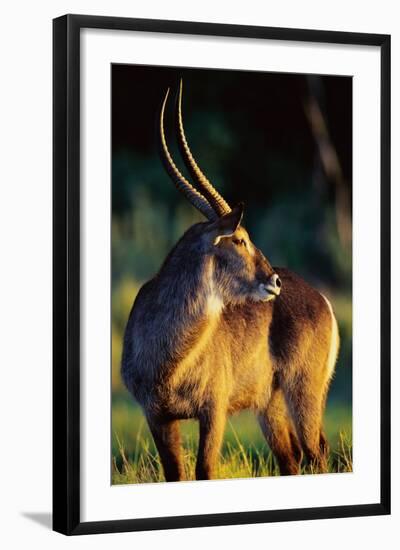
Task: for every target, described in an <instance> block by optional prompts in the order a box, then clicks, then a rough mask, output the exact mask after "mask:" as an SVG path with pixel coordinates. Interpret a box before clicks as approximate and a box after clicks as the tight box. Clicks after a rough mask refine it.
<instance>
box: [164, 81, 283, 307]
mask: <svg viewBox="0 0 400 550" xmlns="http://www.w3.org/2000/svg"><path fill="white" fill-rule="evenodd" d="M168 95H169V90H168V91H167V93H166V95H165V98H164V100H163V103H162V107H161V114H160V124H159V131H160V150H161V157H162V160H163V163H164V166H165V168H166V171H167V172H168V174H169V176H170V178H171V179H172V181H173V182H174V184H175V186H176V187H177V189H178V190H179V191H181V193H183V195H184V196H185V197H186V199H187V200H188V201H189V202H190V203H191V204H192V205H193V206H194V207H195V208H196V209H197V210H198V211H200V212H201V213H202V214H203V215H204V216H205V217H206V219H207V222H205V223H199V224H195V225H193V226H192V227H191V228H190V229H189V230H188V231H187V232H186V233H185V235H184V236H183V237H182V239H181V241H180V243H178V245H177V249H176V250H177V252H178V254H179V251H180V250H181V251H183V250H186V254H188V250H190V255H191V258H190V260H191V261H198V262H205V261H207V262H208V263H207V265H209V266H211V272H210V270H208V276H209V277H210V279H211V280H212V285H213V289H214V291H216V292H217V294H218V295H219V296H220V297H221V300H222V303H223V304H224V305H228V304H238V303H243V302H245V301H246V300H252V301H255V302H258V301H263V302H269V301H271V300H274V299H275V298H276V297H277V296H279V294H280V292H281V286H282V284H281V281H280V279H279V276H278V274H277V273H275V272H274V270H273V268H272V267H271V265H270V263H269V262H268V260H267V259H266V258H265V256H264V255H263V253H262V252H261V251H260V250H259V249H258V248H257V247H256V246H255V245H254V244H253V243H252V242H251V240H250V237H249V234H248V232H247V231H246V229H245V228H244V227H243V226H242V225H241V222H242V217H243V204H242V203H240V204H239V205H237V206H236V207H235V208H233V209H232V208H231V207H230V206H229V204H228V203H227V202H226V201H225V199H224V198H223V197H222V196H221V195H220V193H219V192H218V191H217V190H216V188H215V187H214V186H213V185H212V183H211V182H210V181H209V180H208V179H207V177H206V176H205V175H204V173H203V172H202V170H201V169H200V167H199V166H198V164H197V162H196V161H195V159H194V156H193V154H192V152H191V150H190V148H189V145H188V143H187V140H186V135H185V130H184V126H183V115H182V81H181V82H180V87H179V94H178V102H177V109H176V128H177V139H178V144H179V148H180V152H181V154H182V158H183V161H184V164H185V166H186V168H187V169H188V171H189V174H190V175H191V177H192V180H193V182H194V183H193V184H192V183H190V182H189V180H188V179H187V178H185V177H184V175H183V174H182V173H181V172H180V170H179V169H178V167H177V166H176V164H175V162H174V160H173V158H172V156H171V153H170V151H169V149H168V145H167V142H166V137H165V131H164V113H165V108H166V105H167V100H168ZM188 243H189V244H190V246H189V247H188ZM179 255H180V257H181V258H182V253H181V254H179Z"/></svg>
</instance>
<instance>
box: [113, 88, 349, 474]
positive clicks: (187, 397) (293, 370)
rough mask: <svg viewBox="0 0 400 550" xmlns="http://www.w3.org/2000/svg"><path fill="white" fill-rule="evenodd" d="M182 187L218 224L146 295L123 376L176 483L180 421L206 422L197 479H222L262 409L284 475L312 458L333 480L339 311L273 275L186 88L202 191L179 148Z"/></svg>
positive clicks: (185, 247) (136, 307)
mask: <svg viewBox="0 0 400 550" xmlns="http://www.w3.org/2000/svg"><path fill="white" fill-rule="evenodd" d="M167 99H168V92H167V94H166V96H165V99H164V101H163V104H162V108H161V115H160V121H159V137H160V150H161V156H162V159H163V162H164V164H165V167H166V170H167V172H168V174H169V176H170V177H171V179H172V180H173V182H174V184H175V185H176V187H177V188H178V189H179V191H181V192H182V193H183V194H184V195H185V197H186V198H187V199H188V200H189V202H190V203H191V204H192V205H193V206H195V207H196V208H197V209H198V210H199V211H200V212H201V213H202V214H204V216H205V217H206V218H207V221H206V222H204V223H197V224H195V225H193V226H192V227H190V228H189V229H188V230H187V231H186V233H185V234H184V235H183V236H182V238H181V239H180V240H179V241H178V242H177V244H176V245H175V246H174V248H173V249H172V250H171V252H170V253H169V255H168V256H167V258H166V259H165V261H164V263H163V264H162V266H161V268H160V270H159V272H158V273H157V275H155V277H154V278H153V279H151V280H150V281H148V282H147V283H146V284H144V285H143V286H142V288H141V289H140V291H139V293H138V295H137V298H136V300H135V302H134V304H133V307H132V310H131V313H130V317H129V320H128V323H127V326H126V331H125V337H124V347H123V355H122V366H121V373H122V377H123V380H124V383H125V385H126V387H127V388H128V390H129V391H130V392H131V393H132V395H133V396H134V397H135V398H136V399H137V401H138V402H139V403H140V405H141V406H142V408H143V411H144V413H145V415H146V418H147V421H148V424H149V427H150V430H151V433H152V435H153V438H154V441H155V444H156V446H157V449H158V452H159V455H160V458H161V462H162V465H163V469H164V474H165V478H166V480H167V481H179V480H183V479H184V467H183V461H182V455H181V443H180V430H179V421H180V420H181V419H188V418H194V419H197V420H198V421H199V426H200V440H199V450H198V456H197V463H196V479H212V478H213V477H215V473H216V472H215V471H216V466H217V461H218V455H219V452H220V448H221V443H222V439H223V434H224V428H225V423H226V419H227V416H228V415H231V414H233V413H235V412H237V411H241V410H243V409H249V408H250V409H253V410H254V411H255V412H256V414H257V417H258V420H259V423H260V425H261V428H262V431H263V433H264V436H265V438H266V440H267V442H268V444H269V446H270V448H271V449H272V452H273V453H274V456H275V458H276V460H277V463H278V465H279V469H280V472H281V474H297V473H299V471H300V465H301V462H302V458H303V453H304V455H305V457H306V459H307V460H308V461H309V462H310V463H312V465H313V467H314V471H318V472H325V471H327V454H328V445H327V440H326V438H325V435H324V433H323V430H322V417H323V413H324V409H325V401H326V395H327V390H328V386H329V381H330V379H331V376H332V373H333V370H334V366H335V363H336V358H337V353H338V347H339V334H338V328H337V323H336V320H335V316H334V314H333V311H332V307H331V305H330V303H329V301H328V300H327V299H326V298H325V297H324V296H323V295H322V294H320V293H319V292H317V290H315V289H313V288H312V287H311V286H309V285H308V284H307V283H306V282H305V281H303V280H302V279H301V278H300V277H299V276H297V275H296V274H294V273H292V272H291V271H289V270H288V269H286V268H274V267H271V265H270V263H269V262H268V260H267V259H266V258H265V256H264V255H263V253H262V252H261V251H260V250H259V249H258V248H256V247H255V246H254V244H253V243H252V242H251V240H250V238H249V235H248V233H247V231H246V229H245V228H244V227H243V226H242V225H241V221H242V215H243V205H238V206H236V207H235V208H233V209H231V208H230V206H229V205H228V203H227V202H226V201H225V200H224V199H223V197H222V196H221V195H220V194H219V193H218V191H217V190H216V189H215V188H214V186H213V185H212V184H211V183H210V182H209V180H208V179H207V178H206V177H205V175H204V174H203V172H202V171H201V170H200V168H199V166H198V164H197V163H196V161H195V159H194V157H193V155H192V153H191V150H190V149H189V146H188V144H187V141H186V136H185V132H184V127H183V121H182V84H181V86H180V89H179V96H178V102H177V108H176V125H177V137H178V142H179V145H180V150H181V153H182V157H183V160H184V162H185V164H186V166H187V168H188V170H189V173H190V174H191V177H192V180H193V181H194V182H195V186H196V187H195V186H194V185H192V184H191V183H190V182H189V181H188V180H187V179H186V178H185V177H184V176H183V175H182V173H181V172H180V171H179V169H178V168H177V166H176V164H175V163H174V160H173V159H172V157H171V154H170V151H169V149H168V146H167V143H166V138H165V132H164V111H165V107H166V104H167Z"/></svg>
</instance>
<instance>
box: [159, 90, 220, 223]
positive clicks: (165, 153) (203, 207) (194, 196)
mask: <svg viewBox="0 0 400 550" xmlns="http://www.w3.org/2000/svg"><path fill="white" fill-rule="evenodd" d="M168 95H169V88H168V90H167V93H166V94H165V98H164V101H163V103H162V107H161V114H160V142H161V157H162V160H163V163H164V166H165V169H166V171H167V172H168V175H169V176H170V178H171V179H172V181H173V182H174V184H175V187H176V188H177V189H178V190H179V191H180V192H181V193H183V195H184V196H185V197H186V198H187V199H188V201H189V202H190V203H191V204H192V205H193V206H194V207H195V208H197V210H199V211H200V212H201V213H202V214H203V215H204V216H205V217H206V218H207V219H208V220H210V221H214V220H216V219H218V216H217V214H216V213H215V212H214V210H213V208H212V207H211V205H210V203H209V202H208V200H207V199H206V198H205V197H204V196H203V195H202V194H201V193H199V191H197V189H195V188H194V187H193V185H192V184H191V183H190V182H189V181H188V180H187V179H186V178H185V177H184V176H183V174H181V172H180V171H179V169H178V168H177V166H176V164H175V163H174V161H173V159H172V156H171V153H170V152H169V149H168V146H167V142H166V139H165V131H164V111H165V106H166V104H167V99H168Z"/></svg>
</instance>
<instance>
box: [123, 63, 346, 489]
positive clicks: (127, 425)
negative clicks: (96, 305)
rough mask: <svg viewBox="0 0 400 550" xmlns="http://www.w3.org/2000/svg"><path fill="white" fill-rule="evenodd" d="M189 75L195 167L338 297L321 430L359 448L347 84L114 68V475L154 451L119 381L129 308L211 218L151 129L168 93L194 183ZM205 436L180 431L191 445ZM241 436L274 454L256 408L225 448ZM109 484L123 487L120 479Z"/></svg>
mask: <svg viewBox="0 0 400 550" xmlns="http://www.w3.org/2000/svg"><path fill="white" fill-rule="evenodd" d="M181 77H182V78H183V82H184V94H183V114H184V123H185V130H186V136H187V139H188V142H189V145H190V147H191V150H192V153H193V154H194V156H195V158H196V160H197V162H198V164H199V165H200V167H201V168H202V169H203V171H204V172H205V173H206V175H207V176H208V178H209V179H210V180H211V181H212V182H213V184H214V185H215V186H216V187H217V189H218V190H219V191H220V192H221V193H222V194H223V196H224V198H225V199H226V200H227V201H228V202H229V203H230V204H231V205H235V204H236V203H237V202H239V201H243V202H244V203H245V216H244V222H243V223H244V225H245V226H246V228H247V229H248V231H249V233H250V236H251V238H252V240H253V242H254V243H255V244H256V246H258V247H259V248H260V249H261V250H262V251H263V252H264V254H265V255H266V256H267V258H268V259H269V260H270V262H271V264H272V265H273V266H277V267H278V266H286V267H288V268H289V269H291V270H293V271H295V272H297V273H298V274H300V275H301V276H302V277H303V278H304V279H306V281H308V282H309V283H311V284H313V285H314V286H316V287H317V288H318V289H319V290H321V291H322V292H323V293H324V294H325V295H326V296H328V297H329V298H330V300H331V302H332V305H333V308H334V310H335V313H336V316H337V318H338V322H339V331H340V336H341V350H340V356H339V360H338V364H337V368H336V374H335V377H334V379H333V381H332V385H331V389H330V393H329V399H328V405H327V411H326V415H325V428H326V431H327V435H328V438H329V440H330V444H331V446H332V447H333V448H334V449H335V448H337V447H338V445H339V444H340V434H345V436H346V438H347V440H349V441H350V442H351V431H352V412H351V411H352V340H351V338H352V303H351V290H352V288H351V285H352V256H351V246H352V241H351V236H352V228H351V211H352V195H351V190H352V186H351V175H352V79H351V77H338V76H316V75H297V74H282V73H276V74H275V73H260V72H241V71H227V70H208V69H207V70H203V69H186V68H184V69H182V68H178V69H176V68H164V67H146V66H132V65H129V66H128V65H113V66H112V431H113V433H112V453H113V466H114V470H113V471H114V472H116V473H117V474H118V472H120V471H122V470H121V468H122V467H123V462H124V461H128V462H129V461H138V460H139V459H140V453H141V452H142V451H143V449H144V448H146V449H147V450H149V449H150V451H151V452H154V446H153V442H152V439H151V436H150V435H149V433H148V431H147V427H146V424H145V421H144V417H143V415H142V413H141V411H140V408H139V407H138V405H137V404H135V402H134V401H133V399H132V397H131V396H130V395H129V394H128V392H127V391H126V390H125V388H124V387H123V385H122V381H121V378H120V373H119V369H120V360H121V350H122V338H123V332H124V329H125V324H126V322H127V319H128V316H129V312H130V309H131V307H132V303H133V301H134V299H135V296H136V294H137V292H138V290H139V288H140V286H141V285H142V284H143V283H144V282H145V281H147V280H148V279H150V278H151V277H152V276H154V275H155V273H156V272H157V270H158V269H159V267H160V265H161V263H162V261H163V259H164V258H165V256H166V255H167V253H168V252H169V250H170V249H171V247H172V246H173V245H174V243H175V242H176V241H177V240H178V239H179V238H180V237H181V236H182V234H183V232H184V231H185V230H186V229H187V227H188V226H190V225H191V224H193V223H195V222H196V221H200V220H201V219H202V218H201V215H200V214H199V213H198V212H197V211H196V210H194V209H193V207H191V206H190V205H189V204H188V203H187V201H186V200H185V199H184V198H183V196H182V195H180V194H179V193H178V191H177V190H176V189H175V187H174V185H173V184H172V182H171V181H170V179H169V177H168V175H167V174H166V173H165V171H164V168H163V166H162V163H161V161H160V159H159V154H158V140H157V132H156V125H157V122H158V116H159V111H160V106H161V102H162V99H163V97H164V94H165V92H166V89H167V88H168V87H170V88H171V92H172V94H171V95H170V100H169V106H168V112H167V114H166V128H167V139H168V143H169V147H170V150H171V153H172V155H173V157H174V159H175V161H176V163H177V165H178V166H179V168H180V170H181V171H182V172H183V173H185V174H186V172H185V170H184V168H183V163H182V162H181V161H180V157H179V154H178V151H177V148H176V140H175V133H174V123H173V122H174V120H173V106H174V104H175V93H176V90H177V87H178V83H179V79H180V78H181ZM196 429H197V428H196V426H195V423H194V422H190V421H189V422H186V423H185V427H184V433H185V437H186V438H187V440H190V441H191V442H192V443H191V444H194V443H193V441H195V439H196ZM233 440H239V441H240V442H241V443H240V444H241V445H243V446H244V448H245V449H246V448H249V449H250V448H256V449H258V452H261V453H263V452H267V451H268V450H267V446H266V444H265V442H264V439H263V437H262V434H261V432H260V430H259V428H258V425H257V422H256V420H255V419H254V418H253V417H252V415H251V414H249V413H242V414H240V415H238V416H236V417H234V418H233V419H232V420H231V422H230V423H229V425H228V427H227V431H226V435H225V442H224V447H223V452H225V451H226V449H227V448H228V446H229V444H230V442H232V441H233ZM121 451H122V452H121ZM113 482H114V483H119V482H124V480H123V479H122V478H121V477H119V476H118V475H116V476H115V477H114V476H113ZM125 482H126V481H125Z"/></svg>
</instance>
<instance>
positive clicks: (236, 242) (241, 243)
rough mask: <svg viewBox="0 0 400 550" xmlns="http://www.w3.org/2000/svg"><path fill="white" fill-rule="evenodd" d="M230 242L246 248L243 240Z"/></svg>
mask: <svg viewBox="0 0 400 550" xmlns="http://www.w3.org/2000/svg"><path fill="white" fill-rule="evenodd" d="M232 242H233V244H235V245H236V246H246V241H245V240H244V239H232Z"/></svg>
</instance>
